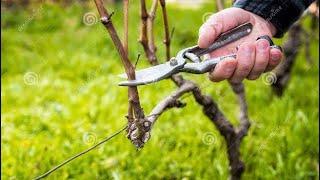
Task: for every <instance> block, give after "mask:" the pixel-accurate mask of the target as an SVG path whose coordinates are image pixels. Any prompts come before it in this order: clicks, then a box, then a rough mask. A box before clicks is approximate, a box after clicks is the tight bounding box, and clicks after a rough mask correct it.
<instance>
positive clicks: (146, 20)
mask: <svg viewBox="0 0 320 180" xmlns="http://www.w3.org/2000/svg"><path fill="white" fill-rule="evenodd" d="M159 1H160V6H161V9H162V18H163V24H164V32H165V36H164V41H163V42H164V45H165V47H166V59H167V60H169V59H170V57H171V54H170V40H171V36H170V32H169V23H168V17H167V11H166V3H165V1H164V0H159ZM95 2H96V5H97V8H98V11H99V14H100V15H101V17H102V23H103V24H104V26H105V27H106V29H107V30H108V32H109V35H110V36H111V39H112V40H113V43H114V44H115V47H116V48H117V50H118V52H119V55H120V57H121V60H122V63H123V65H124V68H125V70H126V73H127V75H128V78H129V79H134V72H131V70H132V69H134V68H133V66H132V64H131V62H130V61H129V60H128V57H127V54H125V53H123V52H125V50H122V49H124V48H123V46H122V44H121V42H120V39H119V38H118V35H117V34H116V31H115V29H114V27H113V25H112V22H111V19H110V17H109V15H108V14H107V13H106V10H105V9H104V7H103V4H102V2H101V0H95ZM157 4H158V2H157V0H153V1H152V6H151V9H150V11H149V13H148V11H147V7H146V3H145V0H140V18H141V24H140V38H139V42H140V43H141V45H142V47H143V49H144V52H145V55H146V57H147V59H148V61H149V62H150V64H151V65H156V64H158V63H159V62H158V59H157V56H156V46H155V42H154V32H153V26H154V19H155V12H156V9H157ZM124 7H126V5H125V6H124ZM104 19H107V20H108V21H107V23H106V22H105V21H103V20H104ZM124 20H125V21H127V20H128V18H124ZM124 24H126V22H125V23H124ZM126 32H127V31H126ZM125 36H127V35H125ZM171 79H172V80H173V82H174V83H175V84H176V85H177V89H176V90H175V91H174V92H172V93H171V95H169V96H167V97H166V98H164V99H163V100H161V101H160V102H159V103H158V104H157V105H155V107H154V108H153V110H152V111H151V112H150V114H149V115H148V116H144V113H143V111H142V108H141V106H140V103H139V96H138V91H137V89H136V88H135V87H129V106H130V105H131V106H132V108H133V111H134V112H135V113H134V116H135V118H137V117H139V118H140V119H139V120H140V123H138V126H141V127H140V128H138V129H143V132H140V133H137V134H138V137H131V135H133V134H136V133H135V131H136V130H137V129H135V128H132V129H131V126H132V124H130V122H129V125H128V129H129V133H128V135H129V139H131V141H132V142H133V143H134V144H135V145H136V146H137V147H142V146H143V144H144V143H145V141H146V140H147V139H148V138H149V136H150V131H151V128H152V126H153V125H154V124H155V122H156V121H157V119H158V118H159V117H160V115H161V114H163V113H164V112H165V111H167V110H169V109H170V108H173V107H178V108H181V107H184V106H185V105H186V104H185V103H183V102H181V97H182V96H183V95H184V94H187V93H191V94H192V95H193V97H194V99H195V101H196V102H197V103H198V104H199V105H200V106H201V107H202V109H203V112H204V114H205V115H206V116H207V117H208V118H209V119H210V120H211V121H212V122H213V124H214V125H215V126H216V128H217V129H218V131H219V132H220V134H221V135H222V136H223V137H224V139H225V140H226V144H227V152H228V158H229V161H230V169H231V170H230V171H231V177H232V179H239V178H240V176H241V174H242V172H243V171H244V164H243V162H242V161H241V160H240V150H239V148H240V143H241V140H242V138H243V137H244V136H245V135H246V134H247V131H248V129H249V126H250V123H249V120H248V116H247V105H246V101H245V93H244V87H243V85H242V84H233V85H232V88H233V91H234V92H235V93H236V95H237V96H238V100H239V104H240V111H241V113H240V126H239V127H238V129H236V128H235V127H233V125H232V124H231V123H230V121H229V120H228V119H227V118H226V117H225V115H224V114H223V113H222V111H221V110H220V109H219V108H218V105H217V104H216V103H215V101H214V100H213V99H212V98H211V97H210V96H208V95H204V94H203V93H202V92H201V90H200V87H199V86H198V85H197V84H196V83H195V82H193V81H190V80H186V79H184V78H183V77H182V75H173V76H172V77H171ZM130 88H133V89H132V90H131V91H130ZM132 91H133V92H134V96H133V97H134V98H135V99H134V100H135V102H138V105H137V104H135V103H132V101H130V97H132V95H131V93H133V92H132ZM130 95H131V96H130ZM137 112H138V114H137ZM128 115H129V114H128ZM129 119H130V118H129ZM130 129H131V130H130Z"/></svg>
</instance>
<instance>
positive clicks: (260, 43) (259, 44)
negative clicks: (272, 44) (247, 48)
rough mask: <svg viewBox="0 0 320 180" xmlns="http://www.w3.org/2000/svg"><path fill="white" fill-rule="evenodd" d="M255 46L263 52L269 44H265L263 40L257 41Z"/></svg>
mask: <svg viewBox="0 0 320 180" xmlns="http://www.w3.org/2000/svg"><path fill="white" fill-rule="evenodd" d="M257 46H258V49H259V50H260V51H263V50H266V49H267V47H268V46H269V43H267V42H266V41H265V40H258V44H257Z"/></svg>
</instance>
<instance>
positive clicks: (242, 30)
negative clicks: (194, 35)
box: [192, 23, 252, 57]
mask: <svg viewBox="0 0 320 180" xmlns="http://www.w3.org/2000/svg"><path fill="white" fill-rule="evenodd" d="M251 31H252V24H251V23H245V24H242V25H240V26H237V27H235V28H233V29H231V30H229V31H227V32H225V33H222V34H221V35H220V36H219V37H218V38H217V39H216V40H215V41H214V43H213V44H211V45H210V46H209V47H208V48H199V47H196V48H195V49H193V50H192V53H194V54H196V55H197V56H199V57H200V56H202V55H204V54H208V53H210V52H212V51H214V50H216V49H219V48H221V47H223V46H225V45H227V44H229V43H232V42H234V41H237V40H239V39H241V38H243V37H245V36H247V35H249V34H250V33H251Z"/></svg>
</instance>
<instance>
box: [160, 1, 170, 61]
mask: <svg viewBox="0 0 320 180" xmlns="http://www.w3.org/2000/svg"><path fill="white" fill-rule="evenodd" d="M160 5H161V9H162V17H163V24H164V32H165V39H164V40H163V43H164V44H165V46H166V58H167V61H168V60H170V58H171V55H170V42H171V41H170V32H169V23H168V15H167V10H166V1H165V0H160Z"/></svg>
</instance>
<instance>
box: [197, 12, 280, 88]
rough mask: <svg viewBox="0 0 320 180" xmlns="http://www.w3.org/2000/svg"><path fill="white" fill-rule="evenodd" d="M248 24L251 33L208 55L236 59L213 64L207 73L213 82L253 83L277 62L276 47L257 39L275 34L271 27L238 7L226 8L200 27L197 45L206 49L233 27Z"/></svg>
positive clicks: (278, 57)
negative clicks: (246, 81)
mask: <svg viewBox="0 0 320 180" xmlns="http://www.w3.org/2000/svg"><path fill="white" fill-rule="evenodd" d="M247 22H250V23H251V24H252V25H253V29H252V32H251V33H250V34H249V35H248V36H246V37H243V38H241V39H240V40H238V41H236V42H233V43H230V44H228V45H226V46H224V47H222V48H220V49H217V50H215V51H213V52H212V53H210V57H212V58H213V57H217V56H223V55H228V54H232V53H234V54H236V55H237V57H236V59H234V58H228V59H225V60H223V61H221V62H220V63H218V64H217V65H216V67H215V68H214V69H213V70H212V71H211V72H210V73H209V78H210V80H212V81H214V82H218V81H222V80H225V79H228V80H229V81H231V82H233V83H239V82H241V81H242V80H243V79H244V78H247V79H249V80H255V79H257V78H259V76H260V75H261V74H262V73H263V72H266V71H270V70H272V69H274V68H275V67H276V66H277V65H278V64H279V63H280V61H281V58H282V52H281V50H280V49H278V48H272V47H270V44H269V42H268V41H267V40H265V39H259V40H257V38H258V37H260V36H263V35H268V36H270V37H272V36H273V35H274V34H275V33H276V29H275V28H274V26H273V25H272V24H271V23H269V22H268V21H266V20H264V19H263V18H261V17H260V16H257V15H255V14H253V13H251V12H248V11H245V10H243V9H240V8H228V9H225V10H223V11H220V12H218V13H216V14H214V15H212V16H211V17H210V18H209V19H208V20H207V21H206V22H205V23H204V24H203V25H202V26H201V28H200V30H199V40H198V45H199V47H200V48H207V47H208V46H209V45H210V44H212V43H213V42H214V41H215V39H216V38H217V37H218V36H219V35H220V34H221V33H224V32H226V31H228V30H230V29H232V28H234V27H236V26H239V25H241V24H244V23H247Z"/></svg>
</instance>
